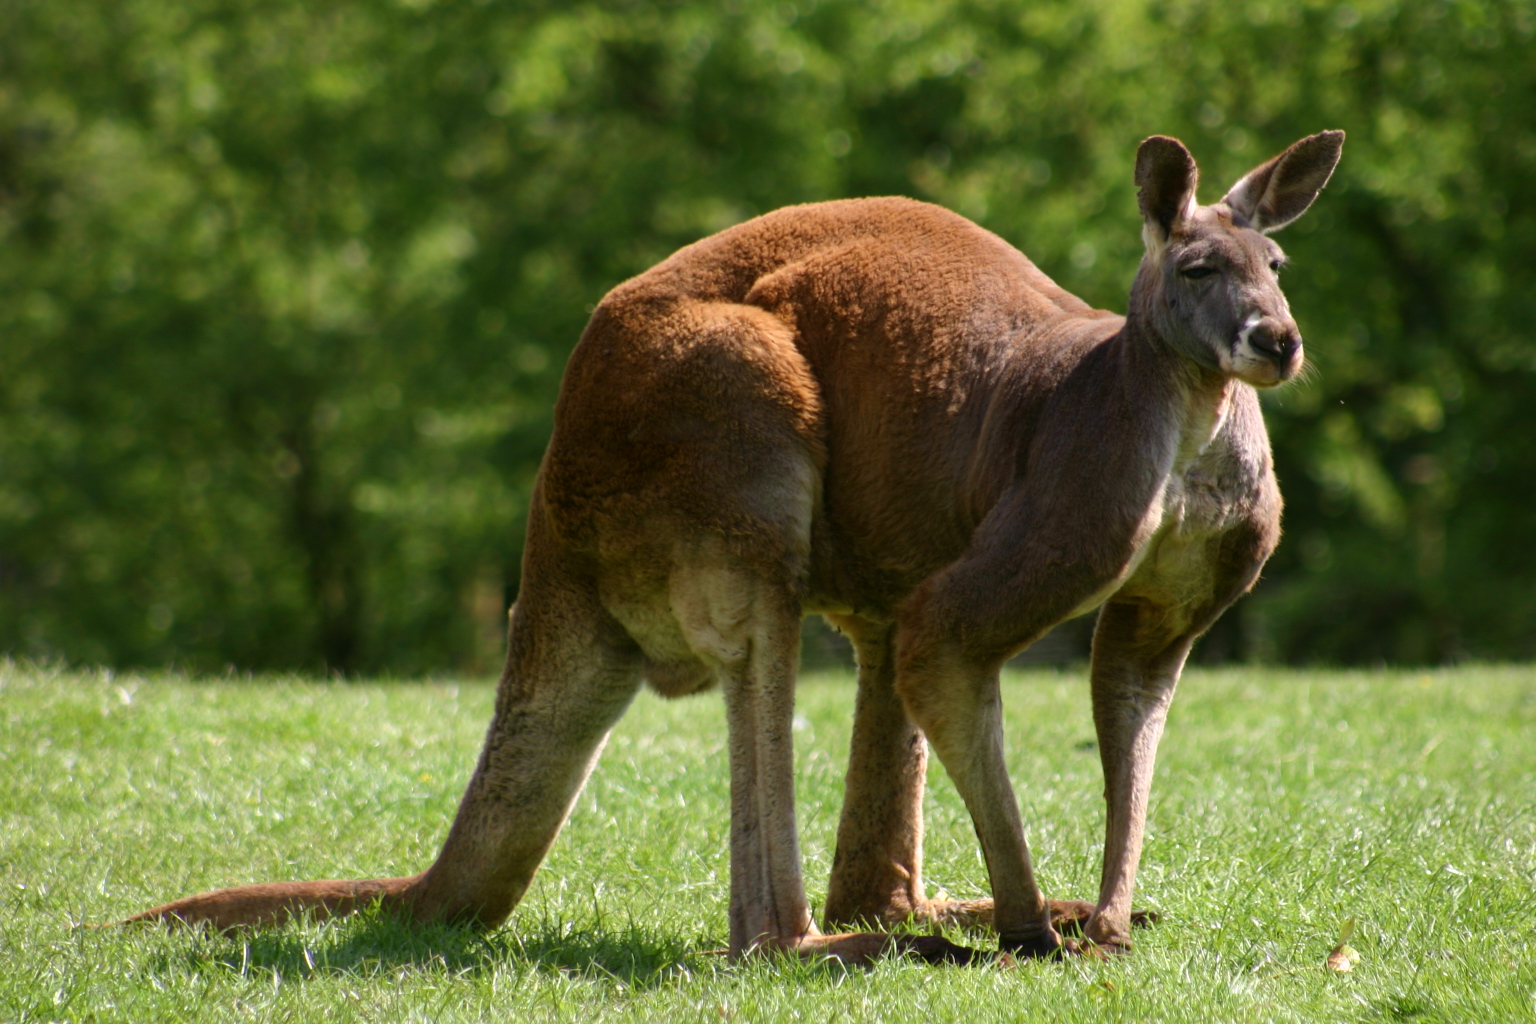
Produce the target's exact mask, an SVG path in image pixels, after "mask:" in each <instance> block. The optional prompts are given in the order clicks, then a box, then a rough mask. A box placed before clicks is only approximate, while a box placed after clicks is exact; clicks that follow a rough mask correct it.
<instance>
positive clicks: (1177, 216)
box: [1136, 135, 1200, 244]
mask: <svg viewBox="0 0 1536 1024" xmlns="http://www.w3.org/2000/svg"><path fill="white" fill-rule="evenodd" d="M1199 181H1200V171H1199V169H1198V168H1196V167H1195V158H1194V157H1192V156H1190V155H1189V150H1187V149H1185V148H1184V143H1182V142H1180V141H1179V140H1178V139H1170V138H1169V137H1168V136H1166V135H1154V136H1152V137H1151V138H1150V139H1147V140H1146V141H1145V142H1143V143H1142V144H1141V148H1140V149H1138V150H1137V151H1136V185H1137V188H1138V189H1139V191H1138V192H1137V193H1136V200H1137V202H1139V203H1140V204H1141V215H1142V217H1144V218H1145V219H1146V222H1147V227H1148V228H1150V229H1151V230H1152V232H1153V237H1152V238H1149V239H1148V241H1149V243H1150V242H1152V241H1154V240H1155V241H1156V242H1157V243H1159V244H1161V243H1163V242H1166V241H1167V240H1168V236H1169V235H1170V234H1172V233H1173V229H1174V226H1175V225H1176V224H1178V222H1179V221H1181V220H1183V219H1184V218H1185V217H1187V216H1188V215H1189V212H1190V211H1191V210H1193V209H1194V206H1195V185H1196V184H1198V183H1199Z"/></svg>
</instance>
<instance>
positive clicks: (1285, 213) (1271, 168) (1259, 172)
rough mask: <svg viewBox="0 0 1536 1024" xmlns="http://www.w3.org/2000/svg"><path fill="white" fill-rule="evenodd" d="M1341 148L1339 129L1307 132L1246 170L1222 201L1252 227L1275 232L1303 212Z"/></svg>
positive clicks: (1309, 204)
mask: <svg viewBox="0 0 1536 1024" xmlns="http://www.w3.org/2000/svg"><path fill="white" fill-rule="evenodd" d="M1343 151H1344V133H1343V132H1340V131H1332V132H1318V133H1317V134H1316V135H1308V136H1307V137H1306V138H1304V139H1302V140H1301V141H1300V142H1297V143H1295V144H1293V145H1292V146H1291V147H1290V148H1289V149H1287V150H1286V151H1285V152H1284V153H1281V154H1280V155H1279V156H1277V157H1275V158H1273V159H1271V160H1267V161H1265V162H1264V163H1262V164H1260V165H1259V166H1257V167H1255V168H1254V169H1253V170H1251V171H1249V172H1248V173H1247V174H1246V175H1244V176H1243V179H1242V180H1241V181H1239V182H1238V183H1237V184H1236V185H1233V186H1232V191H1230V192H1228V193H1227V194H1226V197H1225V198H1224V199H1223V200H1222V202H1224V203H1226V204H1227V205H1228V206H1230V207H1231V208H1232V212H1233V213H1235V214H1237V215H1238V216H1240V217H1242V218H1243V219H1244V220H1246V221H1247V222H1248V223H1249V224H1250V225H1251V226H1252V227H1253V229H1254V230H1256V231H1262V232H1264V233H1265V234H1269V233H1270V232H1271V231H1279V230H1280V229H1281V228H1283V227H1285V226H1286V225H1287V224H1289V223H1290V222H1291V221H1293V220H1295V219H1296V218H1297V217H1300V216H1301V215H1302V214H1304V213H1306V212H1307V207H1309V206H1311V205H1312V200H1314V199H1316V198H1317V194H1318V193H1319V192H1321V191H1322V190H1323V186H1324V185H1326V184H1328V179H1329V178H1330V177H1332V176H1333V169H1334V167H1335V166H1337V165H1338V162H1339V154H1340V153H1342V152H1343Z"/></svg>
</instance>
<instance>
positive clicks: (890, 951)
mask: <svg viewBox="0 0 1536 1024" xmlns="http://www.w3.org/2000/svg"><path fill="white" fill-rule="evenodd" d="M795 950H796V952H798V953H799V954H800V955H801V956H804V957H813V958H815V957H830V958H832V959H834V960H838V961H841V962H842V963H845V964H860V965H867V964H871V963H874V962H875V961H876V960H878V959H880V958H881V957H886V956H910V957H915V958H916V959H918V960H922V961H923V962H924V963H930V964H956V965H960V966H965V965H969V964H978V963H984V962H987V961H990V960H992V959H993V956H994V954H992V953H989V952H987V951H985V950H980V949H971V948H970V947H968V946H960V945H956V944H955V943H953V942H950V941H949V940H948V939H946V938H944V937H943V936H941V935H890V934H886V933H883V932H845V933H843V934H841V935H807V936H805V937H804V938H802V939H801V940H800V942H799V943H798V945H797V946H796V947H795Z"/></svg>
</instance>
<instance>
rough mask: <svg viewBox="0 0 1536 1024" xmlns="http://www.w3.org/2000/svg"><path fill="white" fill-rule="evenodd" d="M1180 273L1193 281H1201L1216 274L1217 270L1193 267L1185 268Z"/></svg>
mask: <svg viewBox="0 0 1536 1024" xmlns="http://www.w3.org/2000/svg"><path fill="white" fill-rule="evenodd" d="M1179 273H1181V274H1183V275H1184V276H1185V277H1187V278H1189V279H1190V280H1191V281H1200V280H1203V279H1205V278H1207V277H1210V276H1211V275H1212V274H1214V273H1216V270H1215V268H1213V267H1207V266H1199V265H1197V266H1193V267H1185V268H1184V269H1183V270H1181V271H1179Z"/></svg>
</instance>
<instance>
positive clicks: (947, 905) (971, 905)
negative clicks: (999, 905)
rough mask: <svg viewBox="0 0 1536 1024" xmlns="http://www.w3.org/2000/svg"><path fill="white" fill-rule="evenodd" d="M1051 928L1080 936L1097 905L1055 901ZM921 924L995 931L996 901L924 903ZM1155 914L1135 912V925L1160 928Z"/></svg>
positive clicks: (919, 915) (916, 915) (918, 912)
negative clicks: (993, 902) (923, 922)
mask: <svg viewBox="0 0 1536 1024" xmlns="http://www.w3.org/2000/svg"><path fill="white" fill-rule="evenodd" d="M1050 904H1051V925H1052V927H1054V928H1055V929H1056V930H1057V931H1058V932H1060V933H1062V934H1063V935H1073V936H1080V935H1082V934H1083V925H1085V924H1087V923H1088V919H1089V918H1090V917H1092V916H1093V911H1094V905H1093V904H1092V903H1089V902H1088V901H1087V900H1051V901H1050ZM912 916H913V918H914V919H916V920H918V921H930V922H932V923H934V924H938V925H946V926H950V927H956V928H964V929H966V930H967V931H985V930H989V929H990V928H991V927H992V901H991V900H990V899H982V900H924V901H923V904H922V906H921V907H920V908H919V909H917V910H915V911H914V912H913V914H912ZM1157 921H1158V913H1157V911H1155V910H1133V911H1131V925H1132V926H1133V927H1136V928H1146V927H1149V926H1151V925H1154V924H1156V923H1157Z"/></svg>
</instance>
